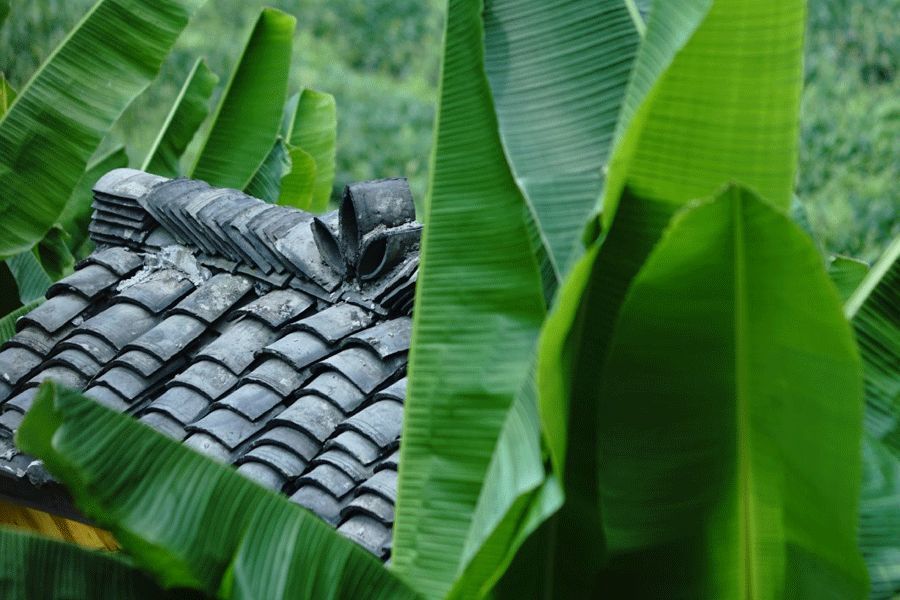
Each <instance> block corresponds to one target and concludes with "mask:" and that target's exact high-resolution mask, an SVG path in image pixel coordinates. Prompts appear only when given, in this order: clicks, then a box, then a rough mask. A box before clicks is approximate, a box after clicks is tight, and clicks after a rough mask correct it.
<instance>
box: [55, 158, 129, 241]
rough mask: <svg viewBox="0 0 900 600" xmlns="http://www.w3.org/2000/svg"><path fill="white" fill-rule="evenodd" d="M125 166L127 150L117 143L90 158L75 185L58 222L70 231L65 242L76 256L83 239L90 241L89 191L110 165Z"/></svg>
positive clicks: (110, 168)
mask: <svg viewBox="0 0 900 600" xmlns="http://www.w3.org/2000/svg"><path fill="white" fill-rule="evenodd" d="M127 166H128V152H126V150H125V146H123V145H121V144H119V145H117V146H115V147H114V148H112V149H111V150H109V151H108V152H106V153H104V154H102V155H101V156H99V157H97V158H96V159H95V160H93V161H92V162H91V164H89V165H88V167H87V169H86V170H85V172H84V173H83V174H82V175H81V178H80V179H79V180H78V183H77V184H76V185H75V189H74V190H73V191H72V195H71V196H70V197H69V200H68V202H66V207H65V208H64V209H63V212H62V214H61V215H60V216H59V219H58V220H57V222H58V223H59V224H60V225H61V226H62V228H63V229H65V231H66V233H67V234H69V241H68V245H69V248H70V249H71V250H72V253H73V254H74V255H75V258H76V259H80V258H84V257H85V254H84V251H83V250H81V249H82V248H83V247H84V245H85V242H90V239H89V238H88V230H87V228H88V225H89V224H90V222H91V212H92V211H93V207H92V206H91V205H92V203H93V201H94V194H93V192H92V188H93V187H94V184H95V183H97V180H98V179H100V177H102V176H103V175H105V174H106V173H109V172H110V171H112V170H113V169H118V168H121V167H127Z"/></svg>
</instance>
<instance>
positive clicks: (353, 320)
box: [0, 169, 421, 558]
mask: <svg viewBox="0 0 900 600" xmlns="http://www.w3.org/2000/svg"><path fill="white" fill-rule="evenodd" d="M94 208H95V211H94V215H93V219H92V222H91V225H90V234H91V237H92V238H93V239H94V241H95V242H96V243H97V250H96V251H95V252H94V253H93V254H91V255H90V256H89V257H88V258H87V259H85V260H84V261H82V262H81V263H80V264H79V265H78V267H77V269H76V270H75V272H74V273H73V274H72V275H69V276H68V277H66V278H65V279H63V280H61V281H59V282H57V283H56V284H54V285H53V286H52V287H51V288H50V290H49V291H48V293H47V301H46V302H44V303H43V304H42V305H41V306H39V307H38V308H36V309H34V310H33V311H32V312H30V313H29V314H27V315H25V316H23V317H22V318H21V319H19V321H18V323H17V324H16V330H17V333H16V335H15V336H14V337H13V338H12V339H10V340H9V341H8V342H7V343H6V344H4V345H3V346H2V349H0V494H6V495H13V496H15V497H17V498H19V499H20V500H22V501H26V502H30V503H32V504H37V505H38V506H40V507H42V508H45V509H47V510H51V511H53V512H58V513H61V514H72V508H71V505H70V504H69V499H68V496H67V495H66V494H65V492H64V490H62V489H61V488H60V487H59V486H58V485H57V484H55V483H54V482H53V481H52V479H50V478H49V477H48V476H47V475H46V473H45V472H44V471H43V467H42V466H41V464H40V463H39V462H37V461H33V460H32V459H31V458H30V457H28V456H26V455H24V454H21V453H20V452H18V451H17V450H16V449H15V447H14V446H13V442H12V436H13V434H14V433H15V431H16V429H17V428H18V426H19V425H20V424H21V422H22V420H23V418H24V415H25V414H26V413H27V411H28V409H29V408H30V407H31V405H32V403H33V402H34V399H35V396H36V394H37V389H38V386H39V384H40V383H41V382H42V381H44V380H47V379H52V380H54V381H57V382H59V383H60V384H62V385H65V386H68V387H71V388H75V389H78V390H83V391H84V393H85V394H86V395H87V396H89V397H92V398H94V399H95V400H96V401H98V402H100V403H102V404H104V405H106V406H108V407H110V408H113V409H114V410H117V411H122V412H125V413H128V414H130V415H133V416H134V417H135V418H137V419H139V420H140V421H141V422H143V423H145V424H147V425H148V426H150V427H152V428H154V429H156V430H158V431H160V432H162V433H164V434H165V435H168V436H170V437H172V438H174V439H177V440H180V441H182V442H183V443H184V444H185V445H187V446H189V447H191V448H193V449H195V450H197V451H199V452H201V453H203V454H206V455H208V456H210V457H212V458H214V459H216V460H219V461H222V462H226V463H230V464H232V465H234V467H235V468H236V469H237V470H238V472H240V473H242V474H244V475H245V476H247V477H249V478H251V479H253V480H255V481H257V482H259V483H260V484H262V485H264V486H266V487H269V488H271V489H275V490H280V491H282V492H284V493H285V494H287V495H288V496H289V497H290V498H291V499H292V500H293V501H295V502H297V503H299V504H301V505H303V506H305V507H307V508H309V509H310V510H312V511H313V512H315V513H316V514H317V515H319V516H320V517H321V518H323V519H324V520H326V521H327V522H329V523H330V524H332V525H333V526H335V527H337V529H338V531H340V532H341V533H343V534H345V535H346V536H348V537H350V538H352V539H354V540H356V541H357V542H359V543H360V544H361V545H363V546H364V547H366V548H367V549H369V550H370V551H372V552H373V553H375V554H376V555H378V556H380V557H382V558H387V557H388V556H389V553H390V540H391V526H392V523H393V509H394V500H395V496H396V478H397V460H398V454H399V453H398V447H399V438H400V429H401V424H402V415H403V402H404V398H405V395H406V380H405V371H406V362H407V353H408V350H409V342H410V326H411V319H410V316H409V315H410V314H411V309H412V302H413V295H414V288H415V282H416V275H417V272H418V260H419V253H418V244H419V235H420V232H421V225H420V224H419V223H417V222H416V221H415V216H414V205H413V202H412V197H411V195H410V192H409V188H408V186H407V185H406V182H405V180H402V179H390V180H382V181H371V182H364V183H359V184H355V185H351V186H349V187H348V188H347V189H346V190H345V192H344V197H343V201H342V204H341V207H340V209H339V210H338V211H334V212H332V213H329V214H326V215H323V216H321V217H315V216H313V215H311V214H309V213H306V212H303V211H300V210H296V209H292V208H288V207H283V206H276V205H272V204H267V203H265V202H262V201H260V200H257V199H255V198H251V197H249V196H247V195H246V194H243V193H242V192H239V191H236V190H228V189H218V188H214V187H211V186H209V185H207V184H206V183H203V182H201V181H193V180H188V179H175V180H168V179H165V178H161V177H157V176H154V175H150V174H147V173H143V172H140V171H134V170H130V169H118V170H115V171H112V172H110V173H108V174H107V175H105V176H104V177H103V178H102V179H101V180H100V181H98V182H97V184H96V186H95V188H94Z"/></svg>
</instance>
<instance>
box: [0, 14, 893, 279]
mask: <svg viewBox="0 0 900 600" xmlns="http://www.w3.org/2000/svg"><path fill="white" fill-rule="evenodd" d="M92 4H93V0H13V2H12V10H11V12H10V16H9V19H8V20H7V22H6V24H5V26H4V27H3V28H2V29H0V71H3V72H5V73H6V76H7V78H8V79H9V80H10V82H11V83H12V84H13V86H15V87H16V88H21V87H22V86H23V85H24V84H25V82H26V81H27V79H28V77H29V76H30V75H31V73H32V72H33V71H34V70H35V69H36V68H37V66H38V65H39V64H40V62H41V61H42V60H44V59H45V58H46V57H47V55H48V54H49V53H50V52H51V51H52V49H53V48H54V47H55V45H56V44H57V43H58V42H59V41H60V39H61V38H62V37H63V36H64V35H65V32H66V31H68V29H70V28H71V27H72V26H73V25H74V24H75V23H76V22H77V21H78V19H79V18H80V17H81V15H83V14H84V13H85V12H86V11H87V10H88V8H89V7H90V6H91V5H92ZM263 5H269V6H274V7H276V8H280V9H281V10H284V11H287V12H290V13H292V14H294V15H296V16H297V37H296V38H295V44H294V57H293V63H292V64H293V66H292V69H293V71H292V73H291V85H292V89H294V90H296V89H299V88H300V87H304V86H309V87H314V88H317V89H321V90H324V91H327V92H329V93H331V94H333V95H334V96H335V99H336V101H337V106H338V157H337V159H338V165H337V167H338V168H337V177H336V180H335V188H336V189H340V188H341V187H342V186H343V185H344V184H345V183H348V182H350V181H353V180H359V179H370V178H376V177H390V176H396V175H406V176H407V177H409V178H410V182H411V185H412V188H413V192H414V194H415V195H416V198H417V200H419V201H421V199H422V198H423V197H424V194H425V182H426V170H427V168H428V160H429V153H430V146H431V130H432V119H433V115H434V100H435V98H436V91H437V90H436V85H437V78H438V69H439V56H440V50H441V36H442V26H443V11H444V9H445V2H444V1H443V0H329V1H325V0H268V1H265V2H263V1H262V0H209V1H208V2H207V3H206V5H205V6H204V7H203V8H202V9H201V11H200V12H199V13H198V14H197V16H196V18H195V19H194V20H193V22H192V23H191V24H190V25H189V27H188V28H187V30H186V31H185V33H184V35H183V36H182V37H181V39H180V40H179V41H178V43H177V45H176V47H175V50H174V52H173V53H172V55H171V56H170V57H169V59H168V60H167V62H166V63H165V64H164V66H163V69H162V73H161V75H160V77H159V79H158V80H157V81H156V82H155V83H154V84H153V85H152V86H151V87H150V88H149V89H148V90H147V92H146V93H145V94H144V95H143V96H141V97H140V98H139V99H138V100H137V101H136V102H135V103H134V104H133V105H132V106H131V107H130V108H129V109H128V111H127V112H126V114H125V115H124V116H123V118H122V119H121V121H120V122H119V123H118V124H117V126H116V128H115V130H114V132H113V134H112V136H111V139H110V140H108V143H113V142H114V141H123V142H125V143H126V144H127V146H128V149H129V153H130V154H131V157H132V160H133V161H134V162H137V161H138V160H139V159H140V158H142V157H143V155H144V153H145V152H146V150H147V149H148V147H149V145H150V143H151V141H152V140H153V138H154V136H155V134H156V132H157V131H158V129H159V127H160V125H161V124H162V122H163V119H164V118H165V115H166V111H167V110H168V108H169V106H170V104H171V102H172V100H173V99H174V98H175V96H176V94H177V92H178V88H179V86H180V85H181V82H182V81H183V79H184V77H185V76H186V75H187V72H188V70H189V69H190V66H191V64H192V62H193V60H194V59H195V58H196V57H198V56H205V57H206V58H207V59H208V61H209V64H210V67H211V68H212V69H213V70H214V71H215V72H216V73H218V74H219V75H220V77H225V76H227V73H228V72H229V70H230V69H231V68H232V67H233V65H234V63H235V61H236V60H237V58H238V53H239V52H240V49H241V47H242V45H243V42H244V40H245V38H246V35H247V34H248V32H249V28H250V27H252V25H253V21H254V19H255V18H256V16H257V15H258V13H259V9H260V7H261V6H263ZM897 14H900V0H810V2H809V29H808V33H807V40H806V82H805V83H806V88H805V91H804V94H803V104H802V118H801V124H802V131H801V148H800V169H799V179H798V182H797V194H798V197H799V198H800V201H801V203H802V204H803V206H804V207H805V208H806V215H805V221H807V223H808V227H809V228H810V229H811V232H812V233H813V234H814V236H815V237H816V238H818V240H819V241H820V242H821V243H822V245H823V246H824V248H825V249H826V250H828V251H829V252H833V253H839V254H847V255H850V256H855V257H858V258H862V259H864V260H867V261H869V262H871V261H873V260H874V259H875V258H876V257H877V256H878V255H879V254H880V253H881V251H882V250H883V249H884V247H885V246H886V244H887V242H888V241H889V240H890V239H891V237H892V235H896V234H897V233H900V220H898V219H897V216H896V215H897V214H898V212H900V197H898V193H897V189H896V182H897V181H900V79H898V77H897V75H898V70H900V64H898V62H900V38H898V37H897V36H896V35H895V31H894V23H895V17H896V15H897ZM101 151H102V149H101Z"/></svg>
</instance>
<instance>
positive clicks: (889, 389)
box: [845, 238, 900, 458]
mask: <svg viewBox="0 0 900 600" xmlns="http://www.w3.org/2000/svg"><path fill="white" fill-rule="evenodd" d="M898 257H900V238H897V239H895V240H894V241H893V242H892V243H891V245H890V246H889V247H888V249H887V250H886V251H885V253H884V255H882V257H881V258H880V259H879V260H878V262H877V263H876V264H875V265H874V266H873V267H872V269H871V270H870V271H869V274H868V275H867V276H866V278H865V279H863V281H862V283H861V284H860V285H859V287H858V288H857V289H856V291H855V292H854V293H853V295H852V296H850V298H849V299H848V300H847V302H846V304H845V312H846V314H847V318H848V319H851V320H852V322H853V327H854V329H855V330H856V341H857V343H858V344H859V349H860V353H861V354H862V356H863V359H864V361H863V362H864V365H865V373H866V431H868V432H869V433H870V434H871V435H873V436H874V437H875V438H876V439H878V440H882V441H883V442H884V443H885V444H886V445H887V446H888V448H889V449H890V450H891V452H893V453H894V455H895V456H897V457H898V458H900V374H898V365H900V301H898V298H900V262H898Z"/></svg>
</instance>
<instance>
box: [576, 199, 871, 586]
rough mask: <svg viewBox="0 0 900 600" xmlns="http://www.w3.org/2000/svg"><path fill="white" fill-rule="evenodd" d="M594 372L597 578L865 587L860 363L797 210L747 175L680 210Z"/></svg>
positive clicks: (617, 582)
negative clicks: (790, 214)
mask: <svg viewBox="0 0 900 600" xmlns="http://www.w3.org/2000/svg"><path fill="white" fill-rule="evenodd" d="M648 374H651V375H652V376H648ZM593 376H594V377H596V378H597V379H598V380H599V381H600V388H599V390H598V394H597V396H596V398H594V401H595V402H597V406H598V414H597V417H598V419H597V421H596V424H597V427H598V435H597V439H598V441H599V447H598V448H597V450H596V454H595V456H596V457H597V466H598V471H597V481H598V485H599V499H598V505H597V506H598V508H599V510H600V515H601V518H602V526H603V533H604V540H603V542H604V546H605V553H606V557H605V561H606V562H605V567H604V568H603V569H602V570H601V573H600V577H599V579H598V585H599V586H601V587H599V588H598V589H603V590H606V591H607V592H608V593H612V594H613V595H616V593H618V594H619V595H621V594H624V593H626V591H627V595H628V596H629V597H633V598H640V597H647V598H656V597H659V595H660V594H661V593H663V592H662V590H665V593H664V595H668V596H675V597H716V598H720V597H743V598H783V597H788V596H790V597H804V598H851V597H853V598H856V597H860V595H861V594H862V593H863V592H864V590H865V589H866V576H865V570H864V566H863V564H862V561H861V560H860V557H859V555H858V550H857V548H856V522H855V514H856V507H857V498H858V493H859V481H860V471H859V448H860V433H861V425H862V385H861V383H862V382H861V377H860V364H859V359H858V356H857V353H856V351H855V348H854V344H853V339H852V334H851V331H850V327H849V325H848V324H847V322H846V320H845V319H844V318H843V315H842V311H841V307H840V303H839V298H838V297H837V295H836V294H835V292H834V289H833V287H832V285H831V283H830V281H829V280H828V276H827V274H826V273H825V270H824V268H823V265H822V261H821V258H820V256H819V254H818V252H817V251H816V248H815V247H814V245H813V244H812V242H811V241H810V240H809V239H808V238H807V237H806V236H805V234H803V233H802V232H801V231H800V230H799V229H798V228H797V227H796V226H795V225H794V224H793V223H791V222H790V221H789V220H788V218H787V217H786V216H784V215H783V214H781V213H779V212H778V211H777V210H775V209H774V208H772V207H771V206H769V205H767V204H766V203H764V202H763V201H761V200H759V199H758V198H757V197H756V196H754V195H753V194H752V193H751V192H749V191H746V190H744V189H741V188H730V189H729V190H726V191H725V192H724V193H722V195H720V196H719V198H718V199H717V200H715V201H714V202H709V203H703V204H700V205H697V206H695V207H693V208H691V209H689V210H686V211H684V212H683V213H681V214H680V215H678V216H677V217H676V218H675V219H674V220H673V222H672V224H671V225H670V227H669V229H668V230H667V232H666V234H665V235H664V237H663V239H662V240H661V241H660V243H659V244H658V245H657V246H656V247H655V248H654V250H653V252H652V253H651V255H650V257H649V258H648V260H647V262H646V263H645V264H644V266H643V267H642V268H641V270H640V272H639V273H638V275H637V277H636V278H635V279H634V282H633V284H632V286H631V289H630V290H629V292H628V294H627V297H626V299H625V302H624V303H623V305H622V309H621V313H620V316H619V319H618V322H617V323H616V325H615V329H614V332H613V335H612V339H611V342H610V346H609V351H608V356H607V360H606V361H605V363H602V364H597V365H596V366H595V374H594V375H593ZM579 451H580V452H586V449H584V448H579ZM811 499H815V501H814V502H812V501H811ZM664 557H665V560H663V558H664ZM650 571H652V573H653V577H647V576H646V574H647V573H648V572H650Z"/></svg>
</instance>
